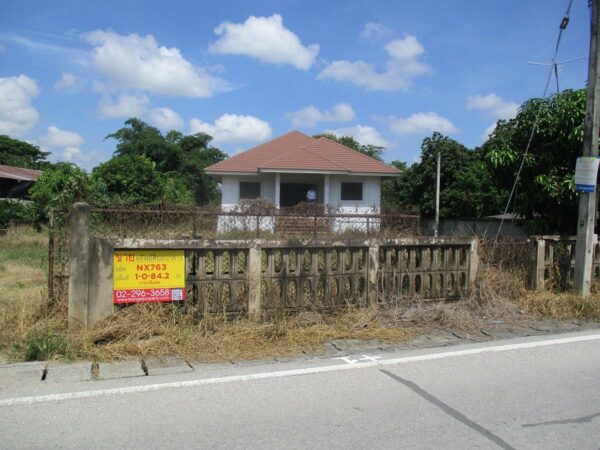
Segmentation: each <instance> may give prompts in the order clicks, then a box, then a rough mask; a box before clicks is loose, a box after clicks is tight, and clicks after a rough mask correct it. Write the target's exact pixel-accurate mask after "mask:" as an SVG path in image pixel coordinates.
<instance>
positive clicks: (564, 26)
mask: <svg viewBox="0 0 600 450" xmlns="http://www.w3.org/2000/svg"><path fill="white" fill-rule="evenodd" d="M572 5H573V0H569V4H568V6H567V11H566V12H565V15H564V16H563V18H562V19H561V22H560V26H559V31H558V37H557V38H556V46H555V47H554V55H553V56H552V63H551V65H550V70H549V71H548V78H547V79H546V86H545V87H544V94H543V95H542V98H546V95H547V94H548V86H550V80H551V79H552V73H553V72H554V69H555V67H556V66H557V62H556V58H557V57H558V50H559V48H560V41H561V39H562V34H563V31H565V30H566V29H567V26H568V25H569V18H570V14H571V6H572ZM557 76H558V75H557ZM557 82H558V78H557ZM542 106H543V105H540V106H539V108H538V110H537V112H536V114H535V117H534V120H533V126H532V127H531V133H530V134H529V140H528V141H527V146H526V147H525V152H524V153H523V159H521V164H520V165H519V170H518V171H517V176H516V177H515V182H514V183H513V186H512V189H511V191H510V195H509V197H508V201H507V202H506V207H505V208H504V213H503V214H502V219H501V220H500V225H499V226H498V231H497V232H496V238H495V239H494V247H495V246H496V244H498V237H499V236H500V231H501V230H502V226H503V225H504V220H505V216H506V214H507V212H508V209H509V208H510V202H511V201H512V198H513V195H514V193H515V190H516V188H517V184H518V183H519V178H520V177H521V172H522V171H523V166H524V165H525V159H527V155H528V154H529V149H530V147H531V143H532V142H533V136H534V135H535V131H536V128H537V125H538V122H539V119H540V115H541V112H542ZM515 200H516V199H515Z"/></svg>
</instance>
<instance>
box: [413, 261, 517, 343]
mask: <svg viewBox="0 0 600 450" xmlns="http://www.w3.org/2000/svg"><path fill="white" fill-rule="evenodd" d="M525 292H526V291H525V283H524V274H522V273H520V272H510V271H504V270H500V269H498V268H496V267H492V266H487V267H486V266H483V267H482V268H481V270H480V273H479V274H478V278H477V281H476V285H475V289H474V292H473V293H472V294H471V296H470V297H468V298H467V299H464V300H461V301H455V302H432V303H424V302H414V303H413V304H412V305H410V307H409V308H408V309H407V310H406V311H405V312H404V313H403V317H404V318H406V319H407V320H410V321H411V322H413V323H414V324H419V325H420V326H429V327H433V328H443V329H451V330H465V331H471V330H476V329H478V328H480V327H481V326H483V325H485V324H486V323H489V322H490V321H502V322H503V323H507V324H508V323H514V322H518V321H520V320H523V319H524V318H525V317H524V315H523V311H522V310H521V309H520V307H519V305H518V304H517V303H516V302H515V300H516V299H518V298H520V297H521V296H523V295H524V293H525Z"/></svg>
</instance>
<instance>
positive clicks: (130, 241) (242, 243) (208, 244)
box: [110, 237, 475, 250]
mask: <svg viewBox="0 0 600 450" xmlns="http://www.w3.org/2000/svg"><path fill="white" fill-rule="evenodd" d="M473 240H475V239H474V238H458V237H451V238H443V237H438V238H435V237H413V238H399V239H339V238H338V239H334V238H332V239H277V240H267V239H135V238H125V239H115V240H110V242H112V243H113V246H114V247H115V248H116V249H132V250H134V249H166V248H171V249H173V248H177V249H195V248H198V249H202V248H207V249H219V248H233V249H235V248H239V249H245V248H251V247H261V248H303V247H308V248H310V247H339V248H349V247H369V246H371V245H379V246H380V247H386V246H407V247H423V246H431V245H439V246H459V245H460V246H465V245H470V244H471V243H472V242H473Z"/></svg>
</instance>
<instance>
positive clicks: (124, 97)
mask: <svg viewBox="0 0 600 450" xmlns="http://www.w3.org/2000/svg"><path fill="white" fill-rule="evenodd" d="M98 110H99V111H100V114H102V115H103V116H105V117H110V118H130V117H137V118H139V119H143V120H147V121H148V122H149V123H150V124H152V125H154V126H155V127H158V128H160V129H162V130H180V129H182V128H183V125H184V121H183V119H182V118H181V116H180V115H179V114H178V113H177V112H175V111H173V110H172V109H171V108H167V107H164V106H163V107H157V108H152V107H151V105H150V99H149V98H148V96H146V95H143V94H120V95H119V96H117V98H116V99H112V98H111V97H110V96H108V95H104V96H103V97H102V99H101V100H100V104H99V105H98Z"/></svg>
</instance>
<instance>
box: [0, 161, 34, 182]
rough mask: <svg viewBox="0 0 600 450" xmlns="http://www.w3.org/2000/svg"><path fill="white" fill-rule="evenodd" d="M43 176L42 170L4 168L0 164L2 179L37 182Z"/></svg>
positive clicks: (0, 176)
mask: <svg viewBox="0 0 600 450" xmlns="http://www.w3.org/2000/svg"><path fill="white" fill-rule="evenodd" d="M41 174H42V171H41V170H33V169H23V168H22V167H13V166H3V165H1V164H0V178H10V179H11V180H19V181H36V180H37V179H38V178H39V177H40V175H41Z"/></svg>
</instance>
